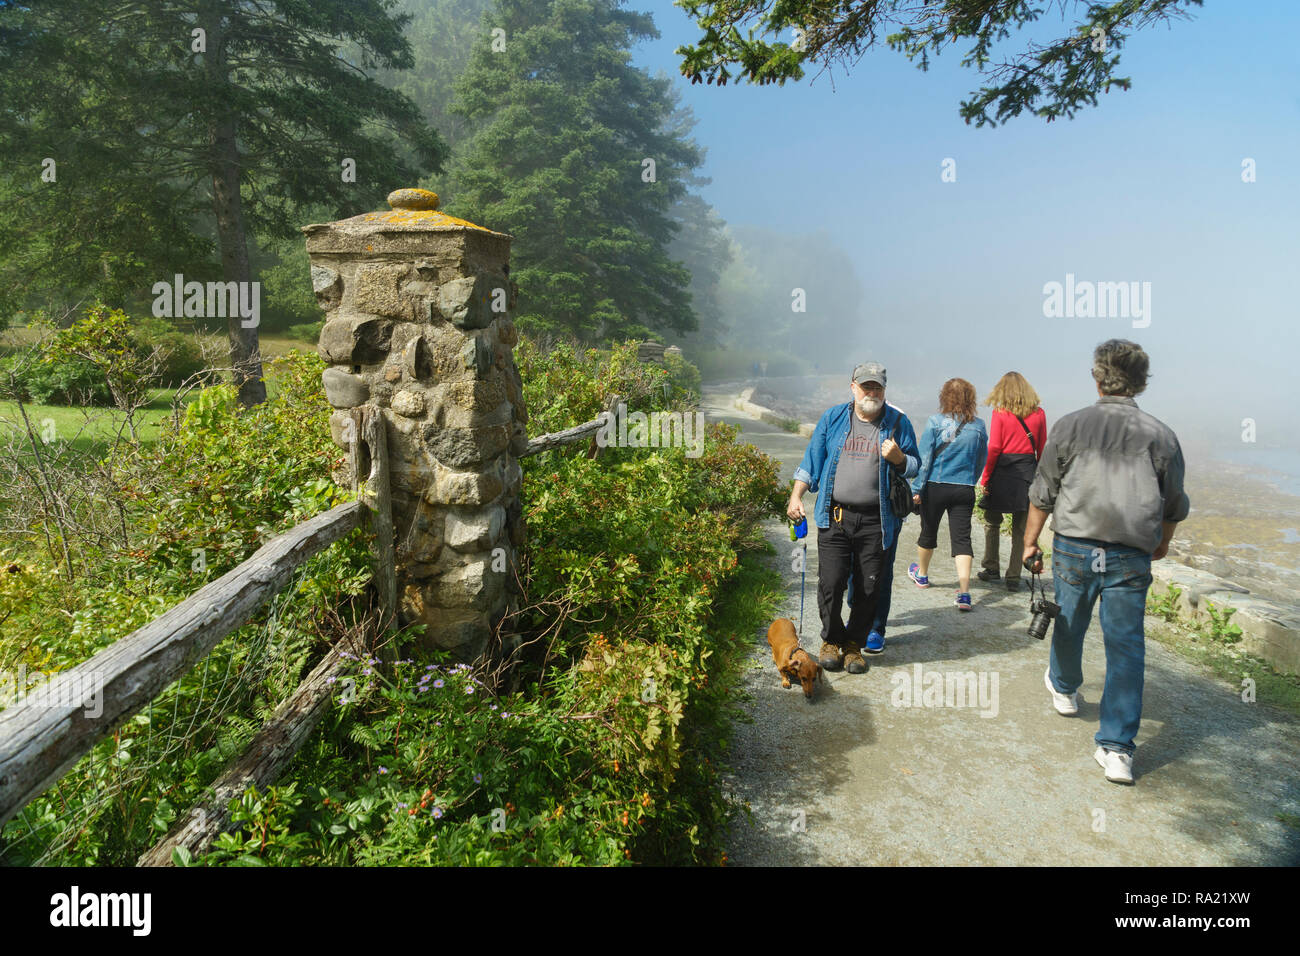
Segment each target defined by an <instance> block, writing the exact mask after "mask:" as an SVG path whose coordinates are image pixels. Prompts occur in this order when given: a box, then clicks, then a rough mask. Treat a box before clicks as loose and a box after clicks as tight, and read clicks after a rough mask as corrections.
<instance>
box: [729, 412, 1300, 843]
mask: <svg viewBox="0 0 1300 956" xmlns="http://www.w3.org/2000/svg"><path fill="white" fill-rule="evenodd" d="M730 405H731V401H730V393H729V391H711V390H706V393H705V399H704V411H705V413H706V414H707V415H708V416H709V417H710V418H711V419H714V420H723V421H727V422H730V423H731V424H735V425H740V426H741V427H742V428H743V430H744V437H745V439H746V440H748V441H750V442H751V443H752V444H754V445H755V446H756V447H758V448H760V449H762V450H763V451H764V452H766V453H768V454H770V455H772V456H773V457H775V458H777V459H778V460H779V461H780V462H781V463H782V473H781V474H782V478H789V477H790V476H791V475H792V474H793V471H794V468H795V466H796V465H797V464H798V462H799V459H800V458H801V457H802V455H803V451H804V448H805V447H806V444H807V440H806V439H802V438H799V437H797V436H795V435H790V434H788V433H786V432H783V431H781V430H780V429H778V428H776V427H774V426H772V425H768V424H766V423H764V422H758V421H754V420H752V419H749V418H747V417H745V416H743V414H742V413H740V412H738V411H735V410H734V409H732V408H731V407H730ZM814 500H815V496H813V495H809V496H807V498H806V499H805V502H804V506H805V508H806V509H807V510H808V513H809V515H811V514H812V510H813V503H814ZM810 525H811V522H810ZM918 530H919V525H918V522H917V520H916V519H915V518H909V519H908V521H907V522H906V524H905V525H904V526H903V531H902V535H903V537H902V542H901V544H900V546H899V552H898V562H897V565H896V567H895V582H894V597H893V605H892V612H891V615H890V620H889V633H888V637H887V646H886V649H885V653H884V654H882V655H879V656H875V657H872V658H870V659H869V663H870V665H871V669H870V670H869V671H868V672H867V673H866V674H862V675H850V674H845V673H844V672H840V673H838V674H828V675H827V677H828V680H829V683H828V684H827V685H825V686H824V687H823V688H822V689H821V691H820V697H819V699H818V700H817V702H816V703H814V704H807V703H806V702H805V701H804V699H803V695H802V694H801V693H800V692H799V691H798V690H797V688H796V689H791V690H788V691H786V690H783V689H782V688H781V683H780V678H779V677H778V676H777V674H776V670H775V668H774V666H773V664H772V656H771V652H770V651H769V649H768V646H767V641H766V628H764V629H763V630H762V631H760V632H759V633H756V634H755V635H754V650H753V655H752V657H751V661H750V664H751V666H750V669H749V671H748V673H747V676H746V680H745V686H746V690H747V692H748V693H749V694H750V695H751V696H752V699H751V700H749V701H748V702H747V703H746V704H745V710H746V712H747V713H748V714H749V715H750V717H751V718H752V722H751V723H738V724H737V725H736V727H735V732H734V735H733V743H732V748H733V750H732V766H733V773H732V774H731V775H730V777H729V778H728V781H727V785H728V786H729V787H730V788H731V790H732V792H734V794H735V795H736V796H737V797H738V798H739V799H741V800H742V801H744V802H747V803H748V805H749V806H750V808H751V809H752V815H751V817H750V819H749V820H748V821H746V820H744V819H743V818H742V819H741V820H740V822H738V823H737V824H736V825H735V827H734V828H733V831H732V833H731V837H730V840H729V846H728V850H727V853H728V858H729V862H730V863H732V864H733V865H758V866H762V865H768V866H772V865H775V866H781V865H792V864H821V865H827V864H829V865H845V864H849V865H853V864H885V865H942V864H963V865H965V864H980V865H989V864H1002V865H1066V866H1096V865H1152V866H1157V865H1231V866H1239V865H1255V864H1269V865H1287V864H1290V865H1295V864H1297V863H1300V831H1298V830H1297V829H1296V828H1295V827H1294V826H1293V825H1291V826H1288V825H1287V824H1285V823H1283V822H1281V821H1279V820H1278V814H1289V815H1291V816H1290V820H1291V822H1292V824H1294V823H1295V820H1296V816H1298V815H1300V759H1298V758H1297V754H1300V720H1297V719H1296V718H1294V717H1292V716H1291V715H1289V714H1286V713H1284V712H1281V711H1278V710H1275V709H1273V708H1270V707H1269V706H1268V705H1267V702H1264V701H1261V702H1258V703H1254V704H1246V703H1243V702H1242V701H1241V697H1240V690H1239V688H1235V687H1233V686H1231V685H1229V684H1226V683H1224V682H1223V681H1220V680H1217V679H1215V678H1214V677H1211V676H1208V675H1207V674H1205V673H1204V672H1202V670H1201V669H1200V668H1199V667H1197V666H1196V665H1194V664H1192V663H1190V662H1187V661H1185V660H1183V659H1182V658H1180V657H1177V656H1176V655H1174V654H1173V653H1172V652H1171V651H1168V650H1166V649H1165V648H1164V647H1163V646H1161V645H1160V644H1159V643H1157V642H1155V641H1153V640H1149V641H1148V642H1147V667H1146V691H1145V701H1144V708H1143V715H1142V717H1143V719H1142V729H1141V731H1140V732H1139V734H1138V740H1137V744H1138V749H1137V756H1136V759H1135V764H1134V771H1135V775H1136V777H1137V783H1136V786H1133V787H1123V786H1118V785H1115V784H1111V783H1108V782H1107V781H1106V780H1105V778H1104V777H1103V776H1102V772H1101V768H1100V767H1098V766H1097V764H1096V763H1095V762H1094V760H1093V756H1092V754H1093V751H1094V750H1095V744H1094V743H1093V740H1092V737H1093V734H1094V733H1095V732H1096V730H1097V701H1098V700H1099V699H1100V696H1101V682H1102V679H1103V677H1104V655H1103V651H1102V642H1101V631H1100V628H1099V627H1098V626H1097V624H1096V618H1095V616H1094V623H1093V627H1092V629H1091V630H1090V631H1089V632H1088V638H1087V640H1086V642H1085V645H1084V678H1085V681H1084V685H1083V687H1082V689H1081V691H1082V697H1083V704H1082V705H1081V706H1080V712H1079V716H1078V717H1074V718H1066V717H1060V716H1058V715H1057V714H1056V712H1055V711H1054V710H1053V709H1052V707H1051V703H1050V701H1049V699H1048V694H1047V690H1046V689H1045V688H1044V686H1043V671H1044V669H1045V668H1046V666H1047V653H1048V646H1047V644H1046V642H1042V643H1040V642H1038V641H1035V640H1033V639H1032V638H1030V637H1029V636H1028V635H1027V634H1026V633H1025V629H1026V627H1027V625H1028V622H1029V614H1028V610H1027V605H1028V595H1027V593H1026V592H1025V591H1021V592H1019V593H1016V594H1011V593H1008V592H1007V591H1006V590H1005V589H1002V588H1000V587H999V588H990V587H987V586H985V585H983V584H981V583H980V582H978V581H976V582H973V587H972V595H973V597H974V601H975V610H974V611H973V612H971V613H969V614H961V613H960V612H958V611H957V609H956V607H954V606H953V601H954V599H955V593H956V575H955V572H954V571H953V568H952V561H951V559H950V558H948V557H947V552H946V551H945V550H943V549H942V545H943V542H945V541H946V540H947V532H946V530H945V529H940V536H939V540H940V544H941V550H940V551H939V553H938V555H937V556H936V560H935V562H934V564H933V565H932V567H931V575H930V577H931V580H932V581H933V582H934V586H933V587H931V588H930V589H929V590H926V591H922V590H920V589H918V588H916V587H915V586H913V585H912V584H911V583H910V582H909V581H908V580H907V576H906V569H907V565H908V563H909V562H910V561H913V560H915V557H914V556H915V554H916V535H917V532H918ZM767 531H768V538H769V540H770V541H771V542H772V543H773V544H774V545H775V546H776V548H777V552H778V555H779V557H778V558H777V559H775V560H776V561H777V562H778V564H777V565H776V566H777V567H778V568H779V569H781V570H782V571H783V572H784V574H785V577H786V580H787V581H788V582H789V583H788V590H787V599H786V602H785V606H784V607H783V608H782V609H781V610H780V611H779V612H778V614H779V615H780V616H785V617H789V618H791V619H792V620H794V621H795V623H796V625H797V624H798V622H799V575H798V574H797V573H795V572H793V571H791V570H790V560H789V556H790V551H791V548H792V545H791V543H790V540H789V537H788V532H787V530H786V526H785V525H784V524H781V523H778V522H772V523H771V524H770V525H769V527H768V529H767ZM815 536H816V529H815V527H810V528H809V538H808V539H807V540H808V572H807V579H808V584H807V590H806V594H805V608H804V618H803V637H802V643H803V645H804V646H805V647H807V648H809V649H810V650H811V651H812V652H813V653H816V650H817V648H818V647H820V645H821V640H820V636H819V634H820V622H819V621H818V618H817V606H816V598H815V582H816V579H817V546H816V537H815ZM980 547H981V545H980V543H979V542H977V543H976V550H977V551H979V550H980ZM1004 553H1005V552H1004ZM977 559H978V555H977ZM1049 640H1050V636H1049ZM918 668H919V675H918V671H917V669H918ZM935 672H938V673H942V674H950V675H957V674H963V673H966V672H974V674H975V675H976V679H977V680H981V679H982V680H983V681H984V684H983V686H984V688H985V691H986V696H985V697H984V700H983V702H982V703H983V706H982V707H981V706H970V705H969V702H967V706H955V705H957V704H959V703H961V701H959V700H957V699H955V698H954V699H952V700H951V701H950V702H949V705H948V706H921V705H920V704H922V703H924V699H923V700H922V701H919V702H912V704H916V705H912V704H909V702H908V701H906V700H904V699H903V697H902V695H903V688H904V687H907V688H909V689H910V688H911V687H913V686H915V685H916V684H918V683H920V684H921V685H922V686H924V682H925V680H926V678H927V677H928V676H929V675H931V674H932V673H935ZM995 690H996V695H995V694H994V691H995ZM984 714H987V716H985V715H984Z"/></svg>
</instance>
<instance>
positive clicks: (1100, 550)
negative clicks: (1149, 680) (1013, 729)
mask: <svg viewBox="0 0 1300 956" xmlns="http://www.w3.org/2000/svg"><path fill="white" fill-rule="evenodd" d="M1103 556H1104V561H1103ZM1052 579H1053V581H1054V582H1055V585H1056V603H1057V604H1059V605H1061V613H1060V614H1058V615H1057V617H1056V622H1055V625H1054V627H1053V629H1052V658H1051V670H1050V675H1051V681H1052V686H1053V687H1055V688H1056V689H1057V691H1058V692H1060V693H1062V694H1073V693H1074V692H1075V691H1076V690H1078V689H1079V685H1080V684H1082V683H1083V636H1084V634H1085V633H1086V632H1087V630H1088V624H1089V622H1090V621H1091V620H1092V606H1093V604H1095V603H1096V602H1097V599H1098V598H1100V599H1101V634H1102V640H1103V641H1104V642H1105V647H1106V683H1105V686H1104V687H1103V689H1102V695H1101V726H1100V727H1099V728H1098V730H1097V736H1096V738H1095V739H1096V741H1097V743H1098V745H1100V746H1102V747H1105V748H1106V749H1107V750H1118V751H1122V752H1124V753H1127V754H1132V753H1133V738H1135V737H1136V736H1137V732H1138V726H1139V725H1140V724H1141V723H1142V681H1143V669H1144V667H1145V663H1146V635H1145V633H1144V632H1143V629H1142V628H1143V623H1144V621H1145V618H1144V615H1145V614H1146V601H1147V589H1148V588H1149V587H1150V586H1151V555H1150V554H1148V553H1146V552H1145V551H1139V550H1138V549H1137V548H1130V547H1128V546H1126V545H1122V544H1108V543H1106V542H1103V541H1092V540H1088V539H1084V538H1067V537H1065V536H1064V535H1059V534H1058V535H1056V536H1055V537H1054V538H1053V540H1052Z"/></svg>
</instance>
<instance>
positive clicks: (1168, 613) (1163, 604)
mask: <svg viewBox="0 0 1300 956" xmlns="http://www.w3.org/2000/svg"><path fill="white" fill-rule="evenodd" d="M1182 594H1183V589H1182V588H1180V587H1178V586H1177V585H1175V584H1169V585H1167V586H1166V587H1165V590H1164V593H1163V594H1160V595H1156V594H1155V592H1153V591H1148V592H1147V613H1148V614H1152V615H1154V616H1156V617H1158V618H1161V619H1162V620H1163V621H1165V623H1167V624H1172V623H1173V622H1174V621H1176V620H1178V615H1179V607H1178V599H1179V598H1180V597H1182Z"/></svg>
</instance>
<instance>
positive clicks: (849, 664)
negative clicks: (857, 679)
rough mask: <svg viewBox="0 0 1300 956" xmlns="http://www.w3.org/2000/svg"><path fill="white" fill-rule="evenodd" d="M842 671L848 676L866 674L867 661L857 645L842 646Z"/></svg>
mask: <svg viewBox="0 0 1300 956" xmlns="http://www.w3.org/2000/svg"><path fill="white" fill-rule="evenodd" d="M844 669H845V670H846V671H848V672H849V673H850V674H865V673H866V672H867V661H866V658H864V657H863V656H862V649H861V648H859V647H858V645H856V644H845V645H844Z"/></svg>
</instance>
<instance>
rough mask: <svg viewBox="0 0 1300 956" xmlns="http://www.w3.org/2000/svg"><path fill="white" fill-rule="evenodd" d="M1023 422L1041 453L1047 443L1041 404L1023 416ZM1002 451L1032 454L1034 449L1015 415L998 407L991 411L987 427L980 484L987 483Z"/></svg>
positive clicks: (1045, 421)
mask: <svg viewBox="0 0 1300 956" xmlns="http://www.w3.org/2000/svg"><path fill="white" fill-rule="evenodd" d="M1025 424H1026V425H1028V426H1029V430H1030V431H1031V432H1033V434H1034V441H1036V442H1038V453H1039V454H1040V455H1041V454H1042V453H1043V445H1045V444H1046V443H1047V413H1046V412H1044V411H1043V408H1042V406H1041V405H1040V406H1039V407H1038V408H1035V409H1034V410H1033V411H1032V412H1030V413H1029V414H1028V415H1026V416H1025ZM1003 452H1006V453H1007V454H1008V455H1032V454H1033V453H1034V449H1033V447H1032V446H1031V445H1030V444H1029V436H1028V435H1026V434H1025V430H1024V429H1023V428H1021V427H1020V422H1018V421H1016V416H1015V415H1012V414H1011V413H1010V412H1008V411H1004V410H1003V409H1001V408H998V409H994V411H993V420H992V426H991V427H990V428H989V460H988V464H986V465H985V466H984V474H983V475H982V476H981V477H980V484H981V485H987V484H988V482H989V476H990V475H991V474H993V468H994V466H995V465H997V463H998V456H999V455H1001V454H1002V453H1003Z"/></svg>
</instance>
